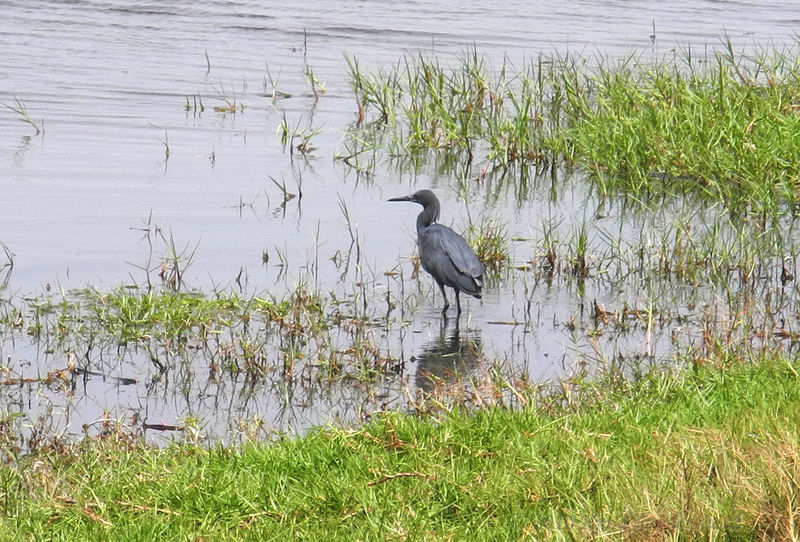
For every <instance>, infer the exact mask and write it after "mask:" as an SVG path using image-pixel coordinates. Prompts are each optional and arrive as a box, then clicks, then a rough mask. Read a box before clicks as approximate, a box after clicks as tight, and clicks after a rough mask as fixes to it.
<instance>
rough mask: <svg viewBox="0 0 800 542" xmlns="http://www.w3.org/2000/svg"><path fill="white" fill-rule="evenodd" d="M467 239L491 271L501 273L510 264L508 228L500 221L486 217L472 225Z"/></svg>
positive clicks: (467, 233) (467, 232) (468, 230)
mask: <svg viewBox="0 0 800 542" xmlns="http://www.w3.org/2000/svg"><path fill="white" fill-rule="evenodd" d="M466 239H467V242H468V243H469V245H470V246H471V247H472V249H473V250H474V251H475V254H476V255H477V256H478V259H479V260H480V261H481V262H482V263H483V265H485V266H486V268H487V269H489V270H490V271H499V270H500V269H502V268H503V267H504V266H506V265H508V264H509V263H510V261H511V255H510V251H509V243H510V239H509V233H508V226H507V224H505V223H503V221H501V220H500V219H497V218H489V217H484V218H483V219H481V221H480V222H477V223H473V224H470V226H469V227H468V228H467V231H466Z"/></svg>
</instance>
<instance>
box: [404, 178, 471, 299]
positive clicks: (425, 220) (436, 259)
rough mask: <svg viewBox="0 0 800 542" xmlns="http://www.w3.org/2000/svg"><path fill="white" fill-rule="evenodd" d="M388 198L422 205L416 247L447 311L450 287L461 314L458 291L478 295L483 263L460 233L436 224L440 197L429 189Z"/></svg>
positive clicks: (418, 220) (418, 218) (420, 259)
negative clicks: (446, 288) (448, 288)
mask: <svg viewBox="0 0 800 542" xmlns="http://www.w3.org/2000/svg"><path fill="white" fill-rule="evenodd" d="M389 201H413V202H414V203H419V204H420V205H422V212H421V213H420V214H419V216H418V217H417V247H419V261H420V262H421V263H422V267H423V268H424V269H425V271H427V272H428V273H430V274H431V276H432V277H433V278H434V280H435V281H436V283H437V284H438V285H439V288H440V289H441V290H442V296H443V297H444V310H443V311H442V312H446V311H447V308H448V307H449V306H450V303H449V302H448V301H447V294H445V292H444V287H445V286H449V287H450V288H452V289H453V290H455V291H456V306H457V307H458V314H461V299H460V298H459V294H460V293H461V292H464V293H467V294H469V295H471V296H474V297H477V298H480V297H481V286H483V264H482V263H481V261H480V260H479V259H478V257H477V256H476V255H475V253H474V252H473V251H472V249H471V248H470V246H469V245H468V244H467V242H466V241H465V240H464V238H463V237H461V236H460V235H459V234H457V233H456V232H454V231H453V230H451V229H450V228H448V227H447V226H443V225H441V224H435V223H434V222H436V219H438V218H439V209H440V206H439V199H438V198H437V197H436V195H435V194H434V193H433V192H431V191H430V190H420V191H418V192H414V193H413V194H411V195H410V196H403V197H400V198H392V199H390V200H389Z"/></svg>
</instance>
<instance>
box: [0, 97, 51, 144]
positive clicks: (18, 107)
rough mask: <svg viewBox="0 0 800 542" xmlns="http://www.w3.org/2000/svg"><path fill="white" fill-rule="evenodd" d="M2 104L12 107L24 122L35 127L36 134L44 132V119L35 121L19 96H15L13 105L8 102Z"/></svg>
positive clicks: (8, 107)
mask: <svg viewBox="0 0 800 542" xmlns="http://www.w3.org/2000/svg"><path fill="white" fill-rule="evenodd" d="M2 105H3V107H5V108H7V109H10V110H11V111H13V112H14V113H16V114H17V116H18V117H19V119H20V120H21V121H22V122H25V123H27V124H29V125H30V126H31V128H33V129H34V130H35V131H36V135H40V134H43V133H44V120H42V121H41V122H39V123H37V122H36V121H34V120H33V118H31V116H30V114H29V113H28V108H27V107H26V106H25V104H24V103H23V102H22V101H21V100H20V99H19V98H17V97H16V96H14V104H13V105H11V104H7V103H3V104H2Z"/></svg>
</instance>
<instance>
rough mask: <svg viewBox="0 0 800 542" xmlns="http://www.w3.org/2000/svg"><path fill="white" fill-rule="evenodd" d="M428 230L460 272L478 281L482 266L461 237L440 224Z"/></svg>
mask: <svg viewBox="0 0 800 542" xmlns="http://www.w3.org/2000/svg"><path fill="white" fill-rule="evenodd" d="M429 229H430V234H431V236H432V239H434V240H435V242H436V243H437V244H438V245H439V246H440V247H441V248H442V250H444V251H445V252H446V253H447V255H448V256H449V257H450V260H451V261H452V262H453V265H455V266H456V268H457V269H458V270H459V271H460V272H462V273H464V274H466V275H469V276H471V277H473V278H475V279H480V277H481V275H483V264H482V263H481V261H480V260H479V259H478V257H477V256H476V255H475V253H474V252H473V251H472V249H471V248H470V246H469V244H468V243H467V241H466V240H465V239H464V238H463V237H461V236H460V235H458V234H457V233H456V232H454V231H453V230H451V229H450V228H448V227H447V226H442V225H441V224H436V225H434V226H431V227H430V228H429ZM479 284H480V282H479Z"/></svg>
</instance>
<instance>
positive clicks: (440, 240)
mask: <svg viewBox="0 0 800 542" xmlns="http://www.w3.org/2000/svg"><path fill="white" fill-rule="evenodd" d="M417 243H418V245H419V256H420V261H421V263H422V267H424V268H425V270H426V271H427V272H428V273H430V274H431V275H433V278H434V279H436V281H437V282H439V283H441V284H444V285H445V286H449V287H451V288H457V289H459V290H461V291H462V292H465V293H467V294H470V295H473V296H475V297H480V295H481V286H482V285H483V280H482V277H483V264H482V263H481V261H480V260H479V259H478V257H477V256H476V255H475V253H474V252H473V251H472V249H471V248H470V246H469V244H468V243H467V241H466V240H465V239H464V238H463V237H461V236H460V235H459V234H457V233H456V232H454V231H453V230H451V229H450V228H448V227H447V226H443V225H441V224H432V225H430V226H427V227H424V228H421V229H420V231H419V232H418V238H417Z"/></svg>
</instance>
